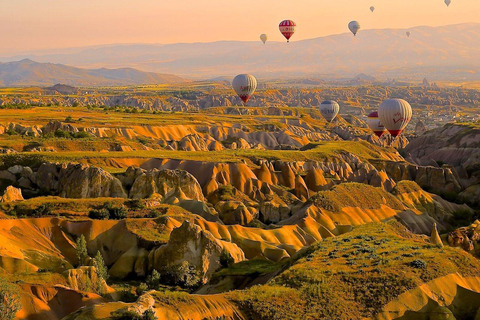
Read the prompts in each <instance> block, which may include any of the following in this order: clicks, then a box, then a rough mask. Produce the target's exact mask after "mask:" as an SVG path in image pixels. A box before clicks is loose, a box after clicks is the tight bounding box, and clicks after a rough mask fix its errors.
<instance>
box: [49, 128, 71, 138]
mask: <svg viewBox="0 0 480 320" xmlns="http://www.w3.org/2000/svg"><path fill="white" fill-rule="evenodd" d="M53 135H54V136H55V137H56V138H71V137H72V136H71V135H70V132H68V131H65V130H61V129H57V130H55V132H54V133H53Z"/></svg>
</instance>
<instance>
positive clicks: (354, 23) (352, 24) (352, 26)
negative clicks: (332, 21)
mask: <svg viewBox="0 0 480 320" xmlns="http://www.w3.org/2000/svg"><path fill="white" fill-rule="evenodd" d="M348 29H350V31H352V33H353V35H354V36H356V35H357V32H358V30H360V23H358V21H351V22H350V23H349V24H348Z"/></svg>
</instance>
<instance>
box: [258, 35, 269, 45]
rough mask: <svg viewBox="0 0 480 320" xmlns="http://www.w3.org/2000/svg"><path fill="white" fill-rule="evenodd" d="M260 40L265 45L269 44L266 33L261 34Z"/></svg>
mask: <svg viewBox="0 0 480 320" xmlns="http://www.w3.org/2000/svg"><path fill="white" fill-rule="evenodd" d="M260 40H262V42H263V44H265V42H267V40H268V37H267V35H266V34H265V33H264V34H261V35H260Z"/></svg>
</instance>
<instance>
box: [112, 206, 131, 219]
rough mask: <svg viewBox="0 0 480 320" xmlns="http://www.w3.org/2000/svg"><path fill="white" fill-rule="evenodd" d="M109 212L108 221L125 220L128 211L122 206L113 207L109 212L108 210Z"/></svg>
mask: <svg viewBox="0 0 480 320" xmlns="http://www.w3.org/2000/svg"><path fill="white" fill-rule="evenodd" d="M109 212H110V219H114V220H122V219H126V218H127V216H128V210H127V208H125V207H123V206H121V207H114V208H112V209H111V210H109Z"/></svg>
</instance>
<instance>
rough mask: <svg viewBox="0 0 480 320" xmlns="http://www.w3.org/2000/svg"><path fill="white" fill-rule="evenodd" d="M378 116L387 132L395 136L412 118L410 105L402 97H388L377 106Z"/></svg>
mask: <svg viewBox="0 0 480 320" xmlns="http://www.w3.org/2000/svg"><path fill="white" fill-rule="evenodd" d="M378 117H379V118H380V121H381V122H382V124H383V125H384V126H385V128H386V129H387V130H388V132H390V134H391V135H392V136H393V137H394V138H396V137H397V136H398V135H400V134H401V133H402V131H403V130H404V129H405V127H406V126H407V125H408V123H409V122H410V120H411V119H412V107H411V106H410V104H409V103H408V102H407V101H405V100H403V99H388V100H385V101H384V102H382V104H381V105H380V108H378Z"/></svg>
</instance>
